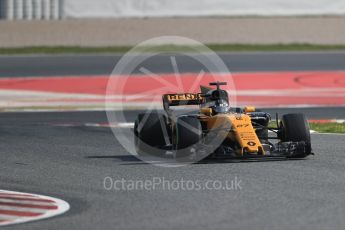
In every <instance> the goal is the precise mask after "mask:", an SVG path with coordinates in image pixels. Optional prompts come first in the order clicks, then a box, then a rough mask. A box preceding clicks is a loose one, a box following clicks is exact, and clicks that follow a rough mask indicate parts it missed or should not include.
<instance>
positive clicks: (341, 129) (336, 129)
mask: <svg viewBox="0 0 345 230" xmlns="http://www.w3.org/2000/svg"><path fill="white" fill-rule="evenodd" d="M269 126H270V127H276V122H275V121H271V122H270V124H269ZM309 127H310V129H311V130H314V131H316V132H318V133H345V123H336V122H330V123H309Z"/></svg>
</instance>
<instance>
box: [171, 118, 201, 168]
mask: <svg viewBox="0 0 345 230" xmlns="http://www.w3.org/2000/svg"><path fill="white" fill-rule="evenodd" d="M201 138H202V127H201V123H200V121H199V120H198V119H197V118H195V117H180V118H178V120H177V123H176V153H175V158H176V160H178V161H190V160H192V159H191V155H192V154H196V150H197V146H196V145H197V144H198V143H199V141H200V140H201Z"/></svg>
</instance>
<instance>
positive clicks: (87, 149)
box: [0, 112, 345, 230]
mask: <svg viewBox="0 0 345 230" xmlns="http://www.w3.org/2000/svg"><path fill="white" fill-rule="evenodd" d="M127 117H128V119H129V121H131V120H133V119H134V117H135V112H130V113H128V116H127ZM78 121H79V122H81V123H88V122H91V123H92V122H104V121H106V120H105V115H104V113H101V112H88V113H30V114H27V113H19V114H16V113H3V114H0V143H1V144H0V151H1V154H0V161H1V188H5V189H9V190H15V191H24V192H34V193H38V194H44V195H49V196H55V197H58V198H61V199H64V200H66V201H67V202H69V203H70V205H71V210H70V211H69V212H68V213H66V214H64V215H62V216H59V217H55V218H53V219H50V220H45V221H38V222H32V223H27V224H21V225H15V226H11V227H8V229H162V228H164V229H191V228H194V229H210V228H215V229H320V230H321V229H342V228H343V226H344V225H345V219H344V217H343V216H344V215H343V213H344V212H345V193H344V191H345V177H344V164H345V155H344V154H345V153H344V147H343V145H342V144H343V143H344V142H345V136H344V135H318V134H313V135H312V143H313V149H314V152H315V156H310V157H308V158H307V159H305V160H289V161H258V162H231V161H230V162H223V163H220V162H218V163H217V162H210V163H205V164H194V165H188V166H185V167H180V168H165V167H158V166H154V165H151V164H146V163H144V162H142V161H139V160H138V159H136V158H135V157H134V156H132V155H129V154H128V153H127V152H126V151H125V150H124V149H123V148H122V147H121V145H120V144H119V143H118V142H117V140H116V139H115V138H114V136H113V134H112V132H111V131H110V129H109V128H102V127H85V126H82V125H81V126H79V125H76V126H59V125H57V124H68V123H70V124H76V122H78ZM105 177H111V178H112V179H113V180H121V179H122V178H124V179H126V180H136V181H139V180H152V178H154V177H159V178H164V179H165V180H169V181H173V180H181V179H184V180H192V181H197V180H200V181H205V180H219V181H226V180H235V178H237V180H240V187H238V188H237V190H208V189H206V190H200V191H188V190H182V189H178V190H168V189H166V190H163V189H157V190H153V191H146V190H132V191H125V190H121V191H116V190H106V189H105V188H104V185H103V182H104V178H105ZM240 188H241V189H240Z"/></svg>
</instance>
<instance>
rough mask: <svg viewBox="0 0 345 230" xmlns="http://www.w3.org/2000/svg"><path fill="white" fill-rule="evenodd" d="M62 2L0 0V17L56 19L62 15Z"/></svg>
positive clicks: (59, 0) (56, 0) (61, 0)
mask: <svg viewBox="0 0 345 230" xmlns="http://www.w3.org/2000/svg"><path fill="white" fill-rule="evenodd" d="M62 3H63V0H0V18H1V19H7V20H23V19H25V20H32V19H35V20H42V19H43V20H50V19H52V20H56V19H59V18H61V17H62V13H63V11H62V8H61V7H62ZM78 4H80V2H79V3H78Z"/></svg>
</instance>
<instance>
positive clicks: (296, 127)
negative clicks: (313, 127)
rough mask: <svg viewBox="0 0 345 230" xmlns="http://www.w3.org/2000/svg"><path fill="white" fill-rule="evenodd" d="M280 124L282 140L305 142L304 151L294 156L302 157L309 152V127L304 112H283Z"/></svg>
mask: <svg viewBox="0 0 345 230" xmlns="http://www.w3.org/2000/svg"><path fill="white" fill-rule="evenodd" d="M280 126H281V140H282V141H283V142H288V141H293V142H300V141H304V142H305V151H304V152H301V153H298V154H297V155H294V156H293V157H294V158H304V157H306V156H308V155H310V154H311V141H310V129H309V124H308V121H307V119H306V118H305V116H304V114H301V113H296V114H285V115H283V117H282V120H281V123H280Z"/></svg>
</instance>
